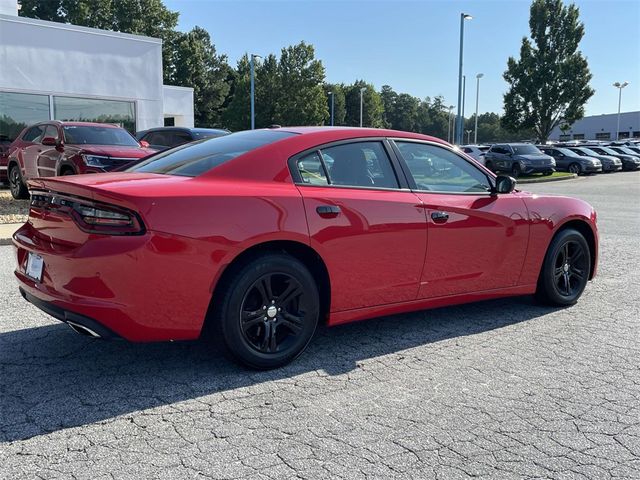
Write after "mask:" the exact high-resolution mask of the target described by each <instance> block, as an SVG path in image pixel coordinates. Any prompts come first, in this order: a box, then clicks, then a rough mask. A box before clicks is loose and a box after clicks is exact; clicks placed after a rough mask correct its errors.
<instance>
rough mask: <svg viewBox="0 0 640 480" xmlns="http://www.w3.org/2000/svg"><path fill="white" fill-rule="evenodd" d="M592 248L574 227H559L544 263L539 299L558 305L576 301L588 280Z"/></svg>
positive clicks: (540, 278)
mask: <svg viewBox="0 0 640 480" xmlns="http://www.w3.org/2000/svg"><path fill="white" fill-rule="evenodd" d="M590 271H591V252H590V251H589V244H588V243H587V241H586V240H585V238H584V236H583V235H582V234H581V233H580V232H578V231H577V230H574V229H566V230H562V231H560V232H559V233H558V234H556V236H555V237H554V238H553V240H552V241H551V244H550V245H549V248H548V249H547V253H546V255H545V258H544V262H543V264H542V269H541V271H540V277H539V278H538V288H537V290H536V295H535V296H536V299H537V300H538V301H540V302H541V303H544V304H547V305H555V306H562V307H564V306H568V305H573V304H574V303H576V302H577V301H578V299H579V298H580V296H581V295H582V292H583V291H584V288H585V287H586V285H587V282H588V281H589V272H590Z"/></svg>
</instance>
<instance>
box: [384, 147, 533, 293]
mask: <svg viewBox="0 0 640 480" xmlns="http://www.w3.org/2000/svg"><path fill="white" fill-rule="evenodd" d="M394 145H395V148H396V149H397V151H398V154H399V156H400V157H401V160H402V161H403V162H404V165H405V171H406V172H407V176H408V177H409V181H410V182H411V187H412V188H413V189H415V190H414V191H415V193H416V194H417V195H418V197H419V198H420V200H421V201H422V203H423V205H424V207H425V210H426V214H427V230H428V236H429V241H428V244H427V254H426V257H425V262H424V269H423V273H422V277H421V282H420V289H419V293H418V296H419V298H435V297H444V296H449V295H459V294H465V293H473V292H480V291H487V290H494V289H500V288H506V287H510V286H514V285H516V284H517V282H518V278H519V276H520V271H521V270H522V265H523V261H524V257H525V254H526V251H527V243H528V238H529V222H528V213H527V209H526V206H525V204H524V201H523V200H522V199H521V198H520V197H519V196H518V194H515V193H511V194H501V195H497V194H493V193H492V187H491V185H492V180H491V179H490V178H489V176H488V174H487V173H486V172H485V171H483V170H482V169H481V168H480V167H478V166H476V165H474V164H472V163H471V162H469V161H468V160H466V159H464V158H463V157H462V156H460V155H458V154H457V153H455V152H454V151H453V150H451V149H449V148H447V147H444V146H442V145H439V144H435V143H425V142H414V141H407V140H399V139H398V140H395V141H394Z"/></svg>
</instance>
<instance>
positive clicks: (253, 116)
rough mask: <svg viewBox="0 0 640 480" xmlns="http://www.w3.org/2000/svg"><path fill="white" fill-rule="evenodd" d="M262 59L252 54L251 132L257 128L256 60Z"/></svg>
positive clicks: (250, 63) (250, 62)
mask: <svg viewBox="0 0 640 480" xmlns="http://www.w3.org/2000/svg"><path fill="white" fill-rule="evenodd" d="M256 58H262V57H261V56H260V55H256V54H254V53H252V54H251V59H250V60H249V65H250V68H251V130H253V129H254V128H256V105H255V103H256V89H255V76H256V75H255V65H254V63H255V59H256Z"/></svg>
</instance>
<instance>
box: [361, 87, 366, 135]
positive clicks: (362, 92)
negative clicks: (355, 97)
mask: <svg viewBox="0 0 640 480" xmlns="http://www.w3.org/2000/svg"><path fill="white" fill-rule="evenodd" d="M366 89H367V87H362V88H361V89H360V126H361V127H362V96H363V95H364V91H365V90H366Z"/></svg>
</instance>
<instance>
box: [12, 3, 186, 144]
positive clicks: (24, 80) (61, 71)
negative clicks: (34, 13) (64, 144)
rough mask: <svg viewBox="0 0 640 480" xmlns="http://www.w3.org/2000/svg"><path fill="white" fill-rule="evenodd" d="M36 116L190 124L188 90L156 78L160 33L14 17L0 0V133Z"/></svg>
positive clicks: (137, 125) (133, 124) (130, 125)
mask: <svg viewBox="0 0 640 480" xmlns="http://www.w3.org/2000/svg"><path fill="white" fill-rule="evenodd" d="M43 120H77V121H98V122H109V123H118V124H120V125H122V126H124V127H125V128H127V129H128V130H129V131H131V132H135V131H138V130H143V129H147V128H151V127H159V126H163V125H165V124H166V125H176V126H185V127H192V126H193V89H191V88H185V87H174V86H168V85H163V84H162V41H161V40H160V39H157V38H150V37H144V36H140V35H129V34H125V33H119V32H111V31H106V30H99V29H95V28H86V27H79V26H76V25H69V24H63V23H56V22H47V21H42V20H34V19H31V18H25V17H19V16H18V5H17V1H16V0H0V140H2V141H4V142H6V141H7V140H12V139H13V138H15V135H17V134H18V133H19V131H20V130H21V129H22V128H24V126H26V125H29V124H31V123H35V122H38V121H43ZM12 137H13V138H12Z"/></svg>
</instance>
